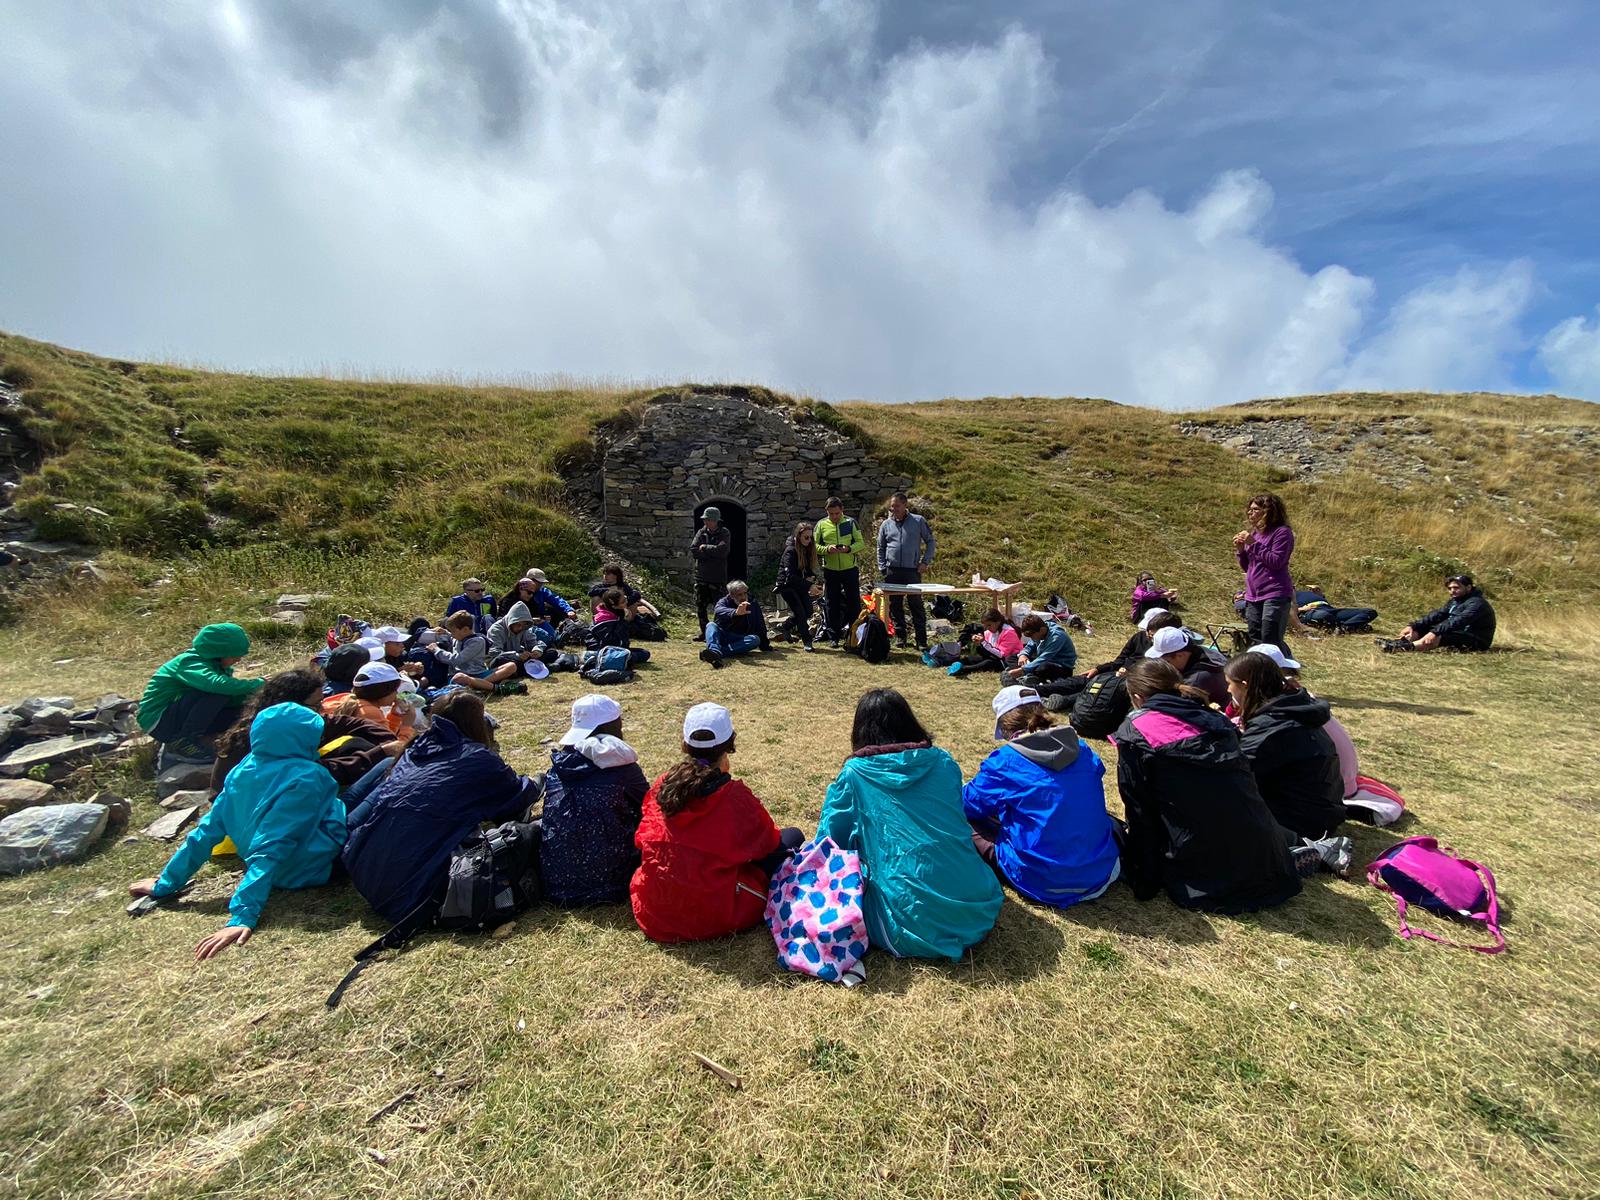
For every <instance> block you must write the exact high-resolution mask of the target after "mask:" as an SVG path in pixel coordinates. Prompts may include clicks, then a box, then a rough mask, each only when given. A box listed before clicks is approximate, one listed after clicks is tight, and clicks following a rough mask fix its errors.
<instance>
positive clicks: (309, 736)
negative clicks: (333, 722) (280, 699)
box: [250, 704, 322, 759]
mask: <svg viewBox="0 0 1600 1200" xmlns="http://www.w3.org/2000/svg"><path fill="white" fill-rule="evenodd" d="M321 744H322V714H321V713H319V712H316V711H314V710H312V709H309V708H307V707H305V705H303V704H274V705H273V706H272V707H271V708H264V709H262V710H261V711H260V712H259V713H257V714H256V718H255V720H253V721H251V722H250V752H251V753H252V754H254V755H255V756H256V757H257V758H310V759H315V758H316V757H317V747H318V746H320V745H321Z"/></svg>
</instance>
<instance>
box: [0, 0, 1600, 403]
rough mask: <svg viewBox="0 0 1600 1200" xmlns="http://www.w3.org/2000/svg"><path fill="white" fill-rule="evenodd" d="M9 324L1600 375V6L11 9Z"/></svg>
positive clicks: (1002, 380)
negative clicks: (1597, 64)
mask: <svg viewBox="0 0 1600 1200" xmlns="http://www.w3.org/2000/svg"><path fill="white" fill-rule="evenodd" d="M0 30H4V32H5V35H6V37H5V40H6V44H7V47H8V54H7V63H6V67H5V69H4V70H0V328H4V329H7V330H11V331H13V332H18V333H24V334H27V335H29V336H33V337H39V338H43V339H47V340H50V341H56V342H60V343H63V344H67V345H71V346H74V347H78V348H81V349H86V350H91V351H94V352H97V353H101V354H107V355H116V356H121V357H129V358H140V359H159V360H167V361H178V362H185V363H195V364H201V365H214V366H226V367H230V368H239V369H260V370H271V371H333V372H357V373H359V372H367V373H376V374H383V375H402V376H410V375H416V376H423V377H431V376H434V375H441V374H444V375H455V376H462V377H466V378H486V377H509V378H525V377H531V376H549V375H570V376H577V377H582V378H594V379H601V380H607V381H641V382H643V381H651V382H677V381H680V380H703V381H740V382H753V383H764V384H767V385H770V386H773V387H776V388H780V389H782V390H786V391H791V392H798V393H803V394H807V395H811V396H816V397H819V398H822V399H827V400H834V401H838V400H849V399H871V400H888V401H899V400H921V399H932V398H938V397H944V396H984V395H1049V396H1061V395H1075V396H1100V397H1106V398H1109V399H1113V400H1118V401H1122V402H1126V403H1137V404H1147V405H1155V406H1160V407H1167V408H1197V407H1206V406H1211V405H1216V404H1226V403H1232V402H1236V401H1241V400H1247V399H1252V398H1256V397H1261V396H1280V395H1292V394H1300V393H1309V392H1327V391H1347V390H1363V389H1408V390H1409V389H1421V390H1430V391H1465V390H1495V391H1512V392H1531V393H1542V392H1550V391H1553V392H1558V393H1561V394H1564V395H1571V396H1579V397H1583V398H1586V399H1592V400H1600V222H1596V221H1595V220H1594V219H1593V211H1594V208H1595V197H1596V196H1597V195H1600V120H1596V118H1595V116H1594V114H1595V113H1596V112H1600V72H1596V71H1594V70H1593V68H1592V63H1591V56H1592V51H1593V48H1594V47H1595V46H1596V45H1600V5H1594V4H1592V3H1589V2H1588V0H1570V2H1568V0H1548V2H1539V0H1535V2H1534V3H1532V4H1529V5H1524V6H1518V7H1516V8H1514V9H1512V8H1507V7H1505V6H1499V5H1461V4H1459V3H1449V4H1446V3H1440V2H1437V0H1411V2H1408V3H1406V4H1399V5H1396V4H1377V3H1362V2H1358V3H1355V4H1347V5H1308V4H1304V3H1301V2H1298V0H1296V2H1284V3H1265V2H1261V3H1250V2H1248V0H1141V3H1138V4H1127V3H1123V2H1119V0H990V2H988V3H984V4H972V3H956V2H954V0H882V2H880V3H873V2H869V0H811V2H809V3H790V2H785V0H637V2H623V0H584V2H583V3H574V4H565V3H558V2H555V0H476V2H472V3H468V2H465V0H454V2H452V0H362V2H356V0H350V2H346V3H342V4H328V3H326V2H325V0H260V2H256V0H165V2H163V3H159V4H153V5H130V4H125V3H121V2H119V0H92V2H91V0H51V2H50V3H47V4H39V3H35V2H30V0H0Z"/></svg>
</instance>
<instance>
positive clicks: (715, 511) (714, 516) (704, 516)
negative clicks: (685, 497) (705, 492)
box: [700, 504, 722, 521]
mask: <svg viewBox="0 0 1600 1200" xmlns="http://www.w3.org/2000/svg"><path fill="white" fill-rule="evenodd" d="M700 519H701V520H702V521H720V520H722V510H721V509H720V508H718V507H717V506H716V505H714V504H713V505H712V506H711V507H710V508H707V509H706V510H705V511H704V512H703V513H701V514H700Z"/></svg>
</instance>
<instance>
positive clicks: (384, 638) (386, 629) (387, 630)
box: [367, 625, 406, 645]
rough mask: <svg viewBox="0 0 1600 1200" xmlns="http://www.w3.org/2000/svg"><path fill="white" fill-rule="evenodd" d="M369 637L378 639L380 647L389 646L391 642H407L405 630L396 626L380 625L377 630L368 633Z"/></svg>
mask: <svg viewBox="0 0 1600 1200" xmlns="http://www.w3.org/2000/svg"><path fill="white" fill-rule="evenodd" d="M367 636H368V637H372V638H377V639H378V642H379V644H380V645H388V644H389V643H390V642H402V643H403V642H404V641H405V640H406V632H405V630H403V629H401V628H399V627H398V626H395V625H379V626H378V627H377V628H376V629H374V630H372V631H371V632H370V633H368V634H367Z"/></svg>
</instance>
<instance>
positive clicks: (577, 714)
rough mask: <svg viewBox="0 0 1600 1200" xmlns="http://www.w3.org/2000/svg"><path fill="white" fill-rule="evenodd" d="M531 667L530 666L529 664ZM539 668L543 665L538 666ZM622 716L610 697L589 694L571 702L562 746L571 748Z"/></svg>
mask: <svg viewBox="0 0 1600 1200" xmlns="http://www.w3.org/2000/svg"><path fill="white" fill-rule="evenodd" d="M530 665H531V664H530ZM540 665H541V666H542V665H543V664H540ZM621 715H622V705H620V704H618V703H617V702H616V701H615V700H613V699H612V698H611V697H610V696H602V695H601V694H600V693H598V692H590V693H589V694H588V695H587V696H579V697H578V698H577V699H576V700H574V701H573V702H572V728H571V729H569V730H567V731H566V732H565V733H563V734H562V735H561V741H560V742H559V743H558V744H559V745H562V746H573V745H576V744H577V743H579V742H581V741H583V739H584V738H586V737H588V736H589V735H590V734H591V733H593V732H594V731H595V730H596V729H599V728H600V726H602V725H606V724H609V723H610V722H612V721H615V720H616V719H617V718H618V717H620V716H621Z"/></svg>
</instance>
